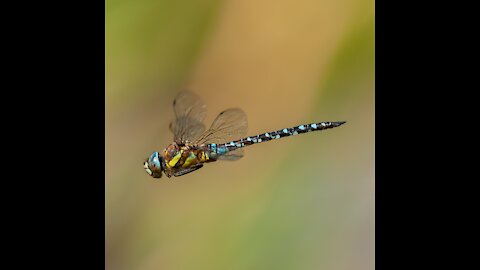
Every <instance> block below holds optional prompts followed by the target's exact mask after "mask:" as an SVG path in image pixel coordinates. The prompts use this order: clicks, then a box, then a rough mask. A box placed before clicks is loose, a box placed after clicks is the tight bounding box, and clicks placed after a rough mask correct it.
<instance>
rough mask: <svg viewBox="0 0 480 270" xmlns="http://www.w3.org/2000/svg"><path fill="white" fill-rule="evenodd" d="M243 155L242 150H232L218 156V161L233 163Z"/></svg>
mask: <svg viewBox="0 0 480 270" xmlns="http://www.w3.org/2000/svg"><path fill="white" fill-rule="evenodd" d="M244 154H245V151H243V148H240V149H237V150H233V151H230V152H227V153H225V154H223V155H219V156H218V160H228V161H234V160H238V159H241V158H242V157H243V156H244Z"/></svg>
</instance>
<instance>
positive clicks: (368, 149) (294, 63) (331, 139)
mask: <svg viewBox="0 0 480 270" xmlns="http://www.w3.org/2000/svg"><path fill="white" fill-rule="evenodd" d="M374 19H375V13H374V2H373V1H372V0H302V1H294V0H276V1H273V0H270V1H258V0H232V1H228V0H224V1H220V0H136V1H133V0H106V20H105V21H106V36H105V40H106V48H105V53H106V59H105V63H106V70H105V77H106V86H105V88H106V127H105V129H106V138H105V142H106V149H105V150H106V158H105V168H106V178H105V187H106V190H105V195H106V199H105V210H106V214H105V221H106V227H105V233H106V239H105V240H106V246H105V258H106V266H105V267H106V269H109V270H123V269H139V270H147V269H152V270H153V269H355V270H363V269H374V267H375V265H374V258H375V252H374V251H375V250H374V249H375V246H374V240H375V235H374V227H375V222H374V219H375V212H374V210H375V209H374V201H375V189H374V181H375V180H374V179H375V173H374V168H375V165H374V159H375V145H374V140H375V136H374V135H375V134H374V131H375V126H374V112H375V111H374V106H375V98H374V88H375V85H374V75H375V73H374V37H375V36H374ZM182 89H189V90H191V91H192V92H195V93H197V94H198V95H200V96H201V97H203V99H204V100H205V101H206V103H207V105H208V107H209V114H208V116H207V119H206V124H207V126H208V125H209V124H210V123H211V121H212V120H213V119H214V117H215V116H216V115H217V114H218V113H219V112H220V111H221V110H223V109H225V108H229V107H240V108H242V109H243V110H244V111H245V112H246V113H247V115H248V116H249V132H248V133H249V135H256V134H258V133H261V132H266V131H273V130H277V129H281V128H285V127H292V126H295V125H298V124H304V123H310V122H318V121H340V120H346V121H348V122H347V124H345V125H343V126H342V127H339V128H335V129H331V130H326V131H322V132H315V133H308V134H305V135H300V136H295V137H290V138H285V139H282V140H277V141H274V142H268V143H264V144H259V145H255V146H252V147H249V148H247V149H246V151H245V152H246V154H245V157H244V158H243V159H240V160H239V161H235V162H226V161H223V162H221V161H220V162H216V163H211V164H207V165H206V166H205V167H204V168H202V169H201V170H198V171H196V172H195V173H192V174H188V175H186V176H182V177H180V178H170V179H168V178H166V177H163V178H161V179H160V181H155V180H154V179H153V178H151V177H150V176H148V175H147V174H146V172H145V171H144V169H143V161H144V159H145V158H146V157H147V156H148V155H150V154H151V152H152V151H155V150H156V151H160V150H163V148H164V147H165V146H167V145H168V144H169V143H171V141H172V134H171V133H170V131H169V129H168V124H169V122H170V121H171V120H172V118H173V110H172V105H171V104H172V101H173V98H174V96H175V94H176V93H177V92H178V91H179V90H182Z"/></svg>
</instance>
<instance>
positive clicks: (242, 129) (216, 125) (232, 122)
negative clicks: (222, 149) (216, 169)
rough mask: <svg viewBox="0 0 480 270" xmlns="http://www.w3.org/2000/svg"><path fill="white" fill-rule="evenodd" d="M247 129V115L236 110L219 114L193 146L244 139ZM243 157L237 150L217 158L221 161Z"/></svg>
mask: <svg viewBox="0 0 480 270" xmlns="http://www.w3.org/2000/svg"><path fill="white" fill-rule="evenodd" d="M247 129H248V121H247V115H246V114H245V113H244V112H243V111H242V110H241V109H238V108H233V109H227V110H225V111H223V112H221V113H220V114H219V115H218V116H217V118H215V120H214V121H213V123H212V125H211V126H210V128H209V129H208V130H207V131H205V132H204V133H203V134H202V135H201V136H200V137H199V138H198V139H197V140H196V141H195V144H198V145H201V144H210V143H215V144H222V143H227V142H230V141H234V140H237V139H240V138H242V137H245V136H246V134H247ZM241 157H243V149H237V150H234V151H231V152H228V153H226V154H224V155H221V156H219V159H222V160H237V159H239V158H241Z"/></svg>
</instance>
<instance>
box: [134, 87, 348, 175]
mask: <svg viewBox="0 0 480 270" xmlns="http://www.w3.org/2000/svg"><path fill="white" fill-rule="evenodd" d="M173 110H174V112H175V119H174V120H173V121H172V122H171V123H170V126H169V127H170V130H171V132H172V133H173V135H174V137H173V143H171V144H170V145H168V146H167V147H166V148H165V149H164V150H163V152H157V151H155V152H153V154H151V155H150V157H148V158H147V159H146V160H145V162H144V164H143V167H144V169H145V171H146V172H147V173H148V174H149V175H150V176H152V177H154V178H161V177H162V173H163V174H165V175H166V176H167V177H169V178H170V177H172V176H175V177H178V176H182V175H185V174H188V173H191V172H194V171H196V170H198V169H200V168H202V167H203V166H204V164H206V163H210V162H215V161H217V160H230V161H233V160H238V159H240V158H242V157H243V156H244V151H243V150H244V149H243V148H244V147H247V146H250V145H254V144H258V143H263V142H268V141H272V140H277V139H281V138H285V137H289V136H295V135H298V134H303V133H307V132H313V131H320V130H325V129H330V128H335V127H339V126H341V125H343V124H345V123H346V121H339V122H320V123H311V124H303V125H299V126H295V127H291V128H283V129H279V130H277V131H273V132H265V133H261V134H258V135H255V136H248V137H247V136H246V134H247V127H248V123H247V115H246V114H245V112H244V111H243V110H241V109H239V108H231V109H227V110H224V111H222V112H221V113H220V114H218V116H217V117H216V118H215V120H214V121H213V123H212V125H211V126H210V128H208V129H206V128H205V125H204V123H203V120H204V118H205V116H206V112H207V106H206V105H205V103H204V102H203V101H202V99H201V98H200V97H199V96H197V95H196V94H194V93H192V92H189V91H183V92H180V93H179V94H177V96H176V97H175V99H174V101H173Z"/></svg>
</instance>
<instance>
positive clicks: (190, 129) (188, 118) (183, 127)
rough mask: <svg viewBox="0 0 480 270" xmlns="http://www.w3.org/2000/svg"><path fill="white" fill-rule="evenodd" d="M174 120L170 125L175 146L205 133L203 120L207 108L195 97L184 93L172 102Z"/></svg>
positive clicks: (186, 92)
mask: <svg viewBox="0 0 480 270" xmlns="http://www.w3.org/2000/svg"><path fill="white" fill-rule="evenodd" d="M173 110H174V112H175V120H173V121H172V122H171V123H170V130H171V131H172V132H173V140H174V141H175V142H176V143H177V144H182V143H184V142H185V141H187V140H188V141H194V140H195V139H196V138H197V137H198V136H200V135H201V134H202V133H203V132H204V131H205V125H204V124H203V119H205V116H206V113H207V106H206V105H205V103H204V102H203V101H202V99H201V98H200V97H198V96H197V95H195V94H193V93H191V92H188V91H184V92H180V93H179V94H178V95H177V96H176V97H175V99H174V100H173Z"/></svg>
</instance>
